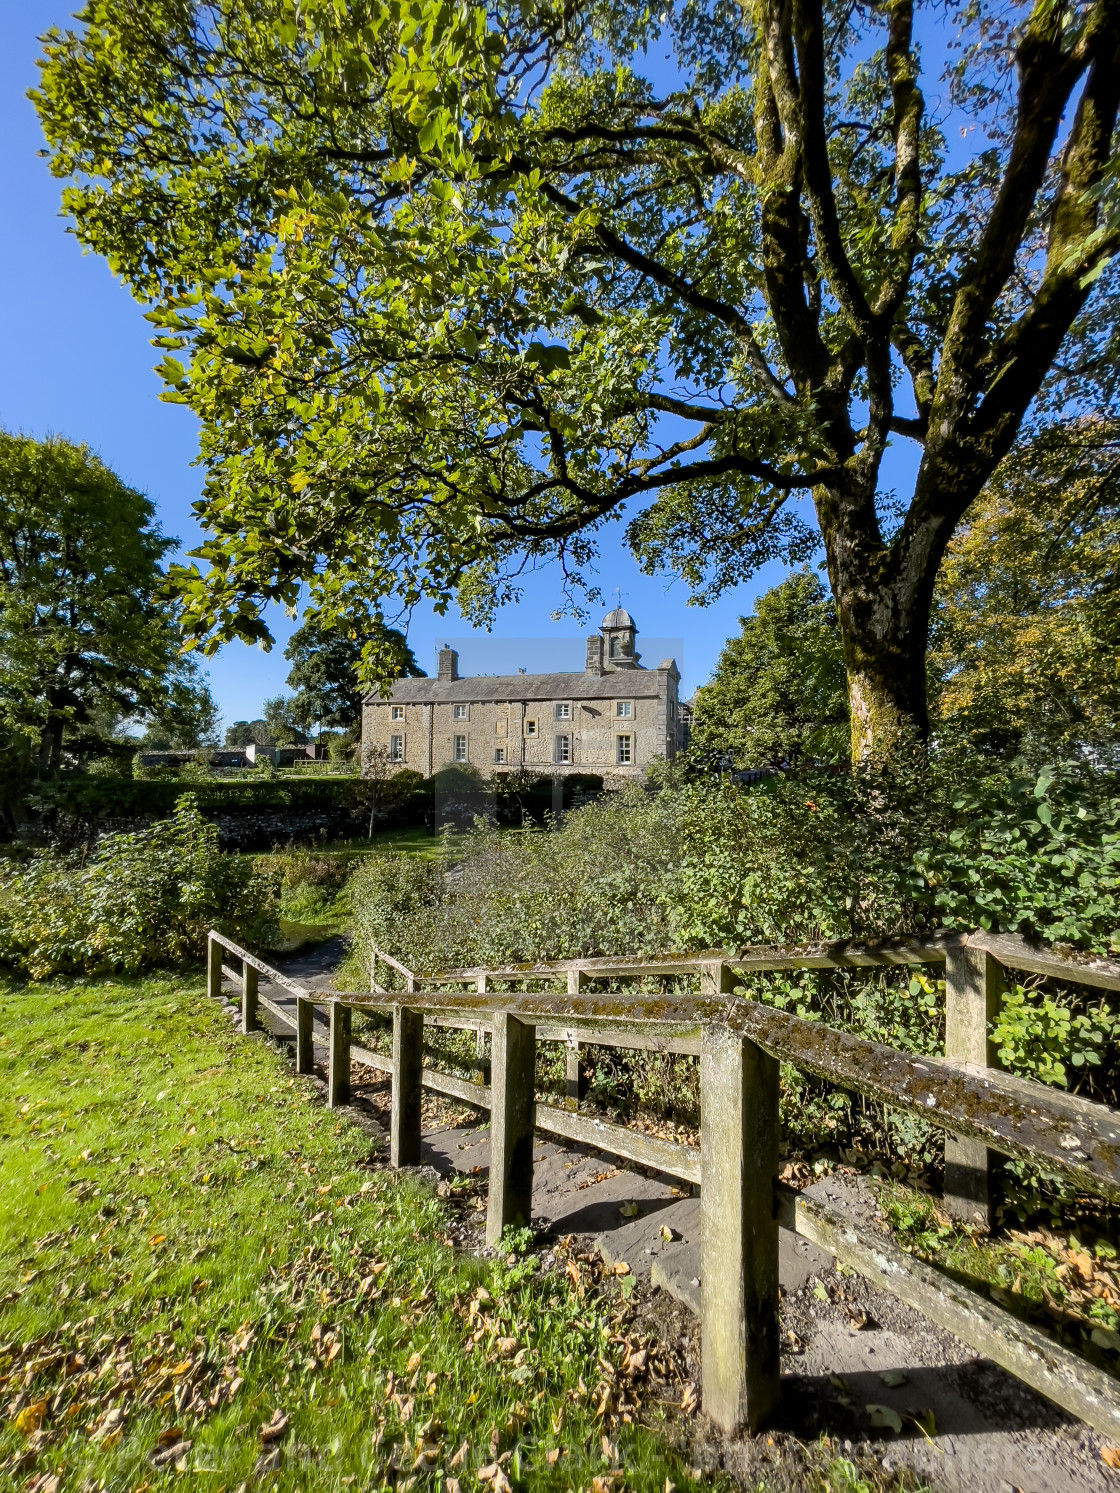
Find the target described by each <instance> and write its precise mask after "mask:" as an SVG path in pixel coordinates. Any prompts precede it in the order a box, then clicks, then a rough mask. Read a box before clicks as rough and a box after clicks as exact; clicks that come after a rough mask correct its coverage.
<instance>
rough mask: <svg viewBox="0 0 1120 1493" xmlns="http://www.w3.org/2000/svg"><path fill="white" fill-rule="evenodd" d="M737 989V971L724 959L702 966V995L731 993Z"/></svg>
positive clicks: (714, 960)
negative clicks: (725, 962)
mask: <svg viewBox="0 0 1120 1493" xmlns="http://www.w3.org/2000/svg"><path fill="white" fill-rule="evenodd" d="M734 989H735V971H734V970H733V969H732V968H731V966H730V964H724V962H723V960H722V959H713V960H712V961H711V963H709V964H702V965H701V966H700V994H701V995H708V996H711V995H731V994H732V993H733V992H734Z"/></svg>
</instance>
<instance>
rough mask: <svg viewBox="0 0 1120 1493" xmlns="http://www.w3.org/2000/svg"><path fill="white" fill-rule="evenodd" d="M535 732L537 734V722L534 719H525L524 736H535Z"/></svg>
mask: <svg viewBox="0 0 1120 1493" xmlns="http://www.w3.org/2000/svg"><path fill="white" fill-rule="evenodd" d="M536 734H537V723H536V721H526V722H525V735H526V736H535V735H536Z"/></svg>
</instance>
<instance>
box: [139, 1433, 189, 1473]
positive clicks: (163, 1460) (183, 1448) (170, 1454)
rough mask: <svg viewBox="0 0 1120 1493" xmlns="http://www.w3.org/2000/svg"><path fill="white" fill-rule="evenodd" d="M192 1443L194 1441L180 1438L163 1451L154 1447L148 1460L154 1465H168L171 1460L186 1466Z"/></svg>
mask: <svg viewBox="0 0 1120 1493" xmlns="http://www.w3.org/2000/svg"><path fill="white" fill-rule="evenodd" d="M192 1445H193V1443H192V1442H190V1441H183V1440H182V1439H180V1440H178V1441H176V1442H175V1443H174V1444H173V1445H171V1446H165V1447H164V1448H163V1450H162V1451H161V1450H159V1449H158V1448H153V1449H152V1451H151V1452H149V1454H148V1462H149V1463H150V1465H151V1466H152V1467H166V1466H167V1464H168V1463H169V1462H174V1463H175V1464H176V1466H179V1465H180V1464H182V1465H183V1466H185V1465H186V1456H187V1453H188V1452H189V1451H190V1449H191V1446H192Z"/></svg>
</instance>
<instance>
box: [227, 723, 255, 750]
mask: <svg viewBox="0 0 1120 1493" xmlns="http://www.w3.org/2000/svg"><path fill="white" fill-rule="evenodd" d="M252 740H253V728H252V726H251V725H250V724H249V722H248V721H234V723H233V725H232V726H227V727H226V734H225V743H224V744H225V745H226V746H227V747H247V746H248V745H249V743H250V742H251V741H252Z"/></svg>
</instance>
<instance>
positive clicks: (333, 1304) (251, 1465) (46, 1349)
mask: <svg viewBox="0 0 1120 1493" xmlns="http://www.w3.org/2000/svg"><path fill="white" fill-rule="evenodd" d="M0 1034H2V1035H0V1074H2V1082H0V1197H2V1198H3V1206H2V1207H0V1405H3V1406H4V1407H5V1413H4V1415H3V1416H2V1417H0V1486H3V1487H12V1488H34V1489H36V1490H38V1493H50V1490H51V1489H53V1488H54V1487H55V1486H56V1484H55V1482H54V1478H55V1476H56V1475H60V1480H59V1483H58V1484H57V1486H58V1488H59V1490H60V1493H69V1490H70V1489H74V1490H78V1489H87V1490H93V1489H95V1488H96V1489H105V1490H110V1493H115V1490H130V1493H141V1490H147V1489H157V1488H164V1487H171V1486H176V1485H178V1486H187V1485H188V1482H189V1486H191V1487H192V1488H201V1489H205V1490H207V1493H211V1490H212V1493H223V1490H230V1489H235V1488H239V1487H240V1486H241V1485H242V1484H243V1483H245V1482H246V1481H247V1480H249V1481H251V1480H252V1479H253V1474H254V1471H256V1473H257V1475H258V1479H259V1478H261V1477H264V1476H265V1475H266V1474H268V1477H267V1486H269V1487H270V1488H277V1489H287V1488H306V1489H340V1490H341V1489H343V1488H359V1489H363V1490H365V1489H371V1488H382V1487H398V1488H401V1487H418V1488H421V1487H422V1488H425V1489H427V1488H432V1489H436V1490H447V1493H456V1487H457V1485H461V1487H462V1489H463V1490H464V1493H465V1490H467V1489H478V1490H480V1493H505V1490H506V1489H507V1487H508V1486H509V1485H512V1486H514V1487H525V1488H556V1489H576V1488H581V1489H589V1490H590V1489H594V1490H595V1493H602V1490H607V1489H610V1490H612V1493H622V1489H624V1488H625V1489H633V1490H639V1489H649V1490H657V1493H663V1490H664V1488H665V1485H666V1479H667V1478H669V1479H670V1480H671V1481H672V1482H673V1483H674V1484H676V1485H677V1486H678V1487H680V1488H682V1489H684V1488H687V1487H690V1486H692V1483H691V1480H690V1477H689V1474H688V1472H687V1471H686V1468H685V1466H684V1465H683V1464H682V1461H681V1457H680V1455H678V1454H677V1453H676V1452H675V1451H674V1450H673V1449H672V1446H671V1444H670V1439H671V1438H668V1439H667V1438H666V1436H665V1435H663V1434H662V1430H663V1429H665V1430H670V1431H671V1429H672V1427H671V1425H670V1424H668V1423H666V1422H664V1415H665V1413H666V1412H665V1411H663V1409H662V1408H661V1405H662V1401H661V1400H660V1398H659V1395H660V1391H659V1390H658V1389H657V1387H656V1383H655V1380H656V1377H657V1367H658V1359H657V1356H656V1352H653V1353H650V1351H649V1350H650V1348H651V1346H652V1345H650V1344H649V1343H648V1342H646V1341H644V1340H641V1341H639V1339H638V1338H637V1337H635V1336H634V1335H633V1334H634V1331H635V1329H634V1328H633V1324H632V1322H631V1321H630V1316H629V1314H630V1306H629V1305H628V1303H627V1299H626V1297H627V1285H628V1282H627V1281H626V1280H625V1279H618V1280H616V1279H614V1278H604V1279H600V1278H599V1272H598V1271H597V1269H596V1268H595V1267H594V1266H593V1265H592V1264H591V1263H590V1262H589V1261H586V1260H584V1261H581V1260H580V1259H579V1258H572V1257H570V1258H569V1260H568V1261H567V1268H566V1269H565V1270H563V1271H545V1270H543V1268H542V1266H541V1264H540V1261H539V1258H538V1257H536V1256H533V1255H525V1254H522V1253H520V1252H518V1250H517V1248H516V1244H514V1247H513V1249H511V1252H510V1253H509V1254H508V1255H503V1256H501V1257H500V1258H498V1259H481V1258H474V1257H471V1256H468V1255H463V1254H459V1255H456V1254H455V1253H454V1252H453V1250H452V1249H451V1248H450V1247H449V1244H448V1243H447V1240H446V1231H447V1227H448V1217H449V1212H448V1210H449V1207H450V1204H449V1203H448V1202H446V1201H445V1200H444V1199H442V1198H440V1197H437V1196H436V1195H435V1193H434V1191H433V1190H432V1189H431V1188H430V1187H429V1186H428V1185H426V1184H424V1183H423V1182H421V1181H419V1180H418V1179H416V1178H409V1177H406V1176H402V1175H397V1174H394V1173H391V1172H388V1171H386V1170H384V1169H382V1168H381V1167H380V1165H379V1163H378V1162H377V1158H376V1155H374V1156H373V1157H372V1159H371V1153H370V1146H369V1142H368V1141H367V1140H366V1139H365V1137H364V1136H363V1135H362V1134H361V1132H360V1131H358V1130H357V1129H356V1128H355V1127H354V1126H353V1125H352V1124H351V1123H350V1122H348V1121H347V1120H345V1119H341V1118H338V1117H336V1116H335V1115H333V1114H331V1113H330V1112H329V1111H327V1110H325V1109H323V1108H322V1107H321V1103H320V1100H319V1098H318V1096H317V1091H316V1089H315V1088H314V1087H313V1085H312V1084H311V1083H310V1082H309V1081H308V1080H305V1079H299V1078H295V1077H293V1076H292V1075H291V1073H290V1071H289V1069H288V1068H287V1066H286V1065H285V1063H284V1061H283V1059H282V1057H281V1056H280V1055H279V1054H278V1053H277V1052H276V1051H275V1050H274V1049H273V1048H271V1047H270V1046H269V1045H268V1044H266V1043H265V1042H264V1041H256V1040H254V1041H250V1040H246V1039H245V1038H243V1037H240V1036H238V1035H236V1034H235V1032H234V1031H233V1029H232V1027H231V1026H230V1023H229V1021H228V1018H227V1017H226V1016H225V1015H223V1013H222V1012H221V1010H220V1009H219V1008H218V1007H217V1006H215V1005H214V1004H213V1003H211V1002H209V1001H207V999H206V997H205V996H204V994H203V993H202V989H201V986H200V984H199V983H198V982H197V980H195V979H194V978H193V977H192V978H190V979H189V980H177V979H174V978H170V977H168V978H159V979H147V980H139V981H133V982H120V983H114V982H104V983H86V984H78V985H71V986H66V985H63V984H55V985H49V986H43V987H39V988H33V989H23V988H17V987H15V986H0ZM523 1242H524V1241H521V1243H522V1246H523ZM564 1263H565V1262H564V1261H563V1260H561V1264H564ZM643 1353H645V1354H648V1358H647V1357H643ZM651 1374H652V1377H651ZM680 1393H681V1390H680V1386H679V1385H677V1386H674V1387H672V1396H673V1399H674V1400H676V1399H679V1397H680ZM642 1402H644V1409H639V1406H640V1404H642ZM639 1418H641V1419H644V1420H645V1421H646V1422H647V1425H645V1426H642V1425H639V1424H637V1423H636V1422H637V1421H638V1420H639ZM628 1421H629V1422H630V1423H628Z"/></svg>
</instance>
